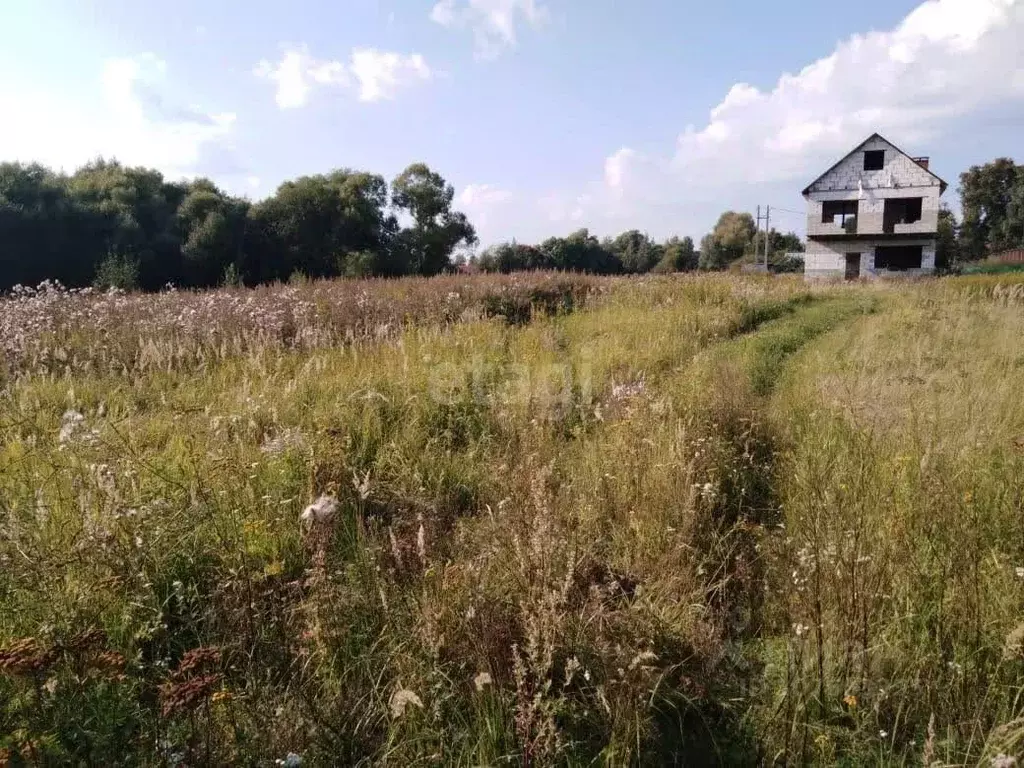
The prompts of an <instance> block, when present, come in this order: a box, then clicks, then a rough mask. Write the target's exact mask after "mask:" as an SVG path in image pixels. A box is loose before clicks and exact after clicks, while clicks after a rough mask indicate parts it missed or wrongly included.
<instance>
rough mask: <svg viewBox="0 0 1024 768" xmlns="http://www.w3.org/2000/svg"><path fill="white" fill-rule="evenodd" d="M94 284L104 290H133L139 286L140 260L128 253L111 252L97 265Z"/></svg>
mask: <svg viewBox="0 0 1024 768" xmlns="http://www.w3.org/2000/svg"><path fill="white" fill-rule="evenodd" d="M93 285H94V286H95V287H97V288H100V289H102V290H107V289H109V288H116V289H118V290H121V291H133V290H135V289H136V288H138V287H139V261H138V259H134V258H132V257H131V256H128V255H127V254H120V253H113V252H111V253H109V254H107V256H106V257H105V258H104V259H103V261H101V262H100V263H99V266H98V267H96V278H95V280H94V281H93Z"/></svg>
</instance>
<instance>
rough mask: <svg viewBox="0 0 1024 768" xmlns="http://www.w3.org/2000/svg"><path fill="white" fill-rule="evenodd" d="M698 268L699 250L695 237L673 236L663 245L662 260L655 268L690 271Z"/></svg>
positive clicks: (662, 270)
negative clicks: (694, 241) (695, 246)
mask: <svg viewBox="0 0 1024 768" xmlns="http://www.w3.org/2000/svg"><path fill="white" fill-rule="evenodd" d="M696 268H697V251H696V249H695V248H694V246H693V238H691V237H684V238H683V239H682V240H680V239H679V238H678V237H672V238H669V239H668V240H666V241H665V245H664V246H662V257H661V261H659V262H658V264H657V266H656V267H655V268H654V269H655V271H656V272H690V271H691V270H694V269H696Z"/></svg>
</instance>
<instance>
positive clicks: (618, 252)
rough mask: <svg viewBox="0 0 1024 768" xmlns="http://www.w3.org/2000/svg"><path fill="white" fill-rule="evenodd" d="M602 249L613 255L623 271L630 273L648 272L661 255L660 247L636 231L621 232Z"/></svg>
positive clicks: (659, 259)
mask: <svg viewBox="0 0 1024 768" xmlns="http://www.w3.org/2000/svg"><path fill="white" fill-rule="evenodd" d="M604 247H605V249H606V250H608V251H610V252H611V253H613V254H615V256H616V258H617V259H618V260H619V263H620V264H622V269H623V271H625V272H631V273H642V272H650V271H651V270H652V269H653V268H654V266H655V265H656V264H657V263H658V262H659V261H661V257H662V255H663V250H662V247H661V246H660V245H658V244H657V243H655V242H654V241H653V240H651V238H650V237H648V236H647V235H646V234H644V233H642V232H640V230H637V229H631V230H629V231H628V232H623V233H622V234H621V235H619V236H618V237H616V238H615V239H614V240H612V241H611V242H610V243H607V244H605V246H604Z"/></svg>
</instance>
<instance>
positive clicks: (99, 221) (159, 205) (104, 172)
mask: <svg viewBox="0 0 1024 768" xmlns="http://www.w3.org/2000/svg"><path fill="white" fill-rule="evenodd" d="M186 189H187V188H186V186H185V184H180V183H168V182H166V181H165V180H164V177H163V174H161V173H160V172H159V171H156V170H153V169H150V168H133V167H129V166H125V165H122V164H121V163H118V162H117V161H114V160H103V159H99V160H95V161H93V162H91V163H88V164H87V165H85V166H83V167H82V168H80V169H78V171H76V172H75V173H74V174H73V175H72V176H71V177H70V178H69V179H68V192H69V194H70V195H71V196H72V198H73V199H74V200H75V203H76V205H78V206H79V207H80V208H81V209H82V210H84V211H86V212H87V214H88V215H87V221H88V222H89V231H88V232H86V233H85V237H84V239H83V243H82V247H83V248H86V249H88V250H89V251H90V255H89V257H88V258H90V260H91V261H92V262H93V263H94V264H96V265H98V264H99V262H100V261H102V260H103V259H106V258H107V256H108V254H110V253H116V254H119V255H121V256H124V257H125V258H127V259H130V260H132V261H135V262H137V263H138V267H139V276H138V280H139V285H140V287H142V288H144V289H147V290H149V289H157V288H160V287H162V286H163V285H164V284H166V283H168V282H173V281H175V280H178V279H180V277H181V273H182V269H181V236H180V233H179V232H178V226H177V210H178V206H179V205H180V204H181V201H182V200H183V199H184V197H185V194H186Z"/></svg>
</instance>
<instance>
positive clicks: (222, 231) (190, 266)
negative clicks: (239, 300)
mask: <svg viewBox="0 0 1024 768" xmlns="http://www.w3.org/2000/svg"><path fill="white" fill-rule="evenodd" d="M248 212H249V203H248V201H246V200H240V199H237V198H232V197H229V196H227V195H225V194H224V193H223V192H221V191H220V190H219V189H218V188H217V187H216V185H215V184H213V182H211V181H209V180H207V179H198V180H196V181H194V182H192V183H191V184H190V185H189V187H188V192H187V193H186V194H185V198H184V199H183V200H182V201H181V205H180V206H178V228H179V231H180V233H181V255H182V259H183V264H182V272H181V282H182V283H183V284H185V285H189V286H204V285H214V284H216V283H218V282H220V281H221V280H223V278H224V275H225V272H226V271H227V270H228V268H229V267H232V268H233V269H234V270H236V271H238V272H239V273H240V272H241V270H242V268H243V264H242V261H243V246H244V236H245V226H246V219H247V216H248Z"/></svg>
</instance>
